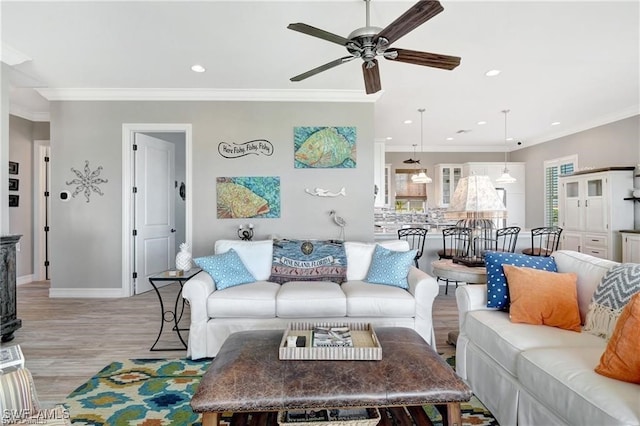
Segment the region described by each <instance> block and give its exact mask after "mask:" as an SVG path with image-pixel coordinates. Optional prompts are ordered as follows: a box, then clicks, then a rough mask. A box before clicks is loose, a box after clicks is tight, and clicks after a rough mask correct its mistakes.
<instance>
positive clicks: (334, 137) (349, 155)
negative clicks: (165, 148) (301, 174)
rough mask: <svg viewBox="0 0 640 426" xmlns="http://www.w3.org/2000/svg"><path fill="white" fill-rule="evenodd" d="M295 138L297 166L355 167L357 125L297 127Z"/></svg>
mask: <svg viewBox="0 0 640 426" xmlns="http://www.w3.org/2000/svg"><path fill="white" fill-rule="evenodd" d="M316 129H317V130H316ZM310 130H316V131H314V132H313V133H310ZM309 133H310V134H309ZM294 139H295V142H296V143H295V146H296V152H295V159H296V165H295V166H296V168H304V167H310V168H353V167H355V164H356V144H355V127H341V128H339V129H338V128H336V127H321V128H309V127H296V128H295V129H294Z"/></svg>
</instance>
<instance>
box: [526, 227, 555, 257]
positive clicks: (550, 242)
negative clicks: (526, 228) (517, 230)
mask: <svg viewBox="0 0 640 426" xmlns="http://www.w3.org/2000/svg"><path fill="white" fill-rule="evenodd" d="M560 234H562V228H560V227H558V226H542V227H539V228H533V229H532V230H531V248H526V249H523V250H522V253H523V254H528V255H529V256H544V257H548V256H551V253H553V252H554V251H556V250H557V249H558V244H560Z"/></svg>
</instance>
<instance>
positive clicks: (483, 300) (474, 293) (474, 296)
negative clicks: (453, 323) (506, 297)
mask: <svg viewBox="0 0 640 426" xmlns="http://www.w3.org/2000/svg"><path fill="white" fill-rule="evenodd" d="M456 304H457V305H458V324H459V327H460V330H462V329H463V325H464V320H465V317H466V316H467V312H471V311H478V310H489V311H496V310H497V308H487V285H486V284H467V285H462V286H459V287H458V288H457V289H456Z"/></svg>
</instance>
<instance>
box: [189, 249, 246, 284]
mask: <svg viewBox="0 0 640 426" xmlns="http://www.w3.org/2000/svg"><path fill="white" fill-rule="evenodd" d="M193 261H194V262H195V263H196V265H198V266H199V267H200V268H202V269H203V270H204V271H205V272H206V273H207V274H209V275H211V278H213V281H214V282H215V283H216V290H224V289H225V288H229V287H233V286H236V285H240V284H248V283H252V282H255V281H256V279H255V278H254V277H253V275H251V272H249V271H248V270H247V268H246V266H244V263H242V259H240V256H238V253H236V251H235V250H234V249H229V251H227V252H224V253H221V254H216V255H213V256H207V257H198V258H196V259H193Z"/></svg>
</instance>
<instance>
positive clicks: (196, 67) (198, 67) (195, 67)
mask: <svg viewBox="0 0 640 426" xmlns="http://www.w3.org/2000/svg"><path fill="white" fill-rule="evenodd" d="M191 71H193V72H205V71H206V69H205V68H204V67H203V66H202V65H198V64H195V65H192V66H191Z"/></svg>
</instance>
